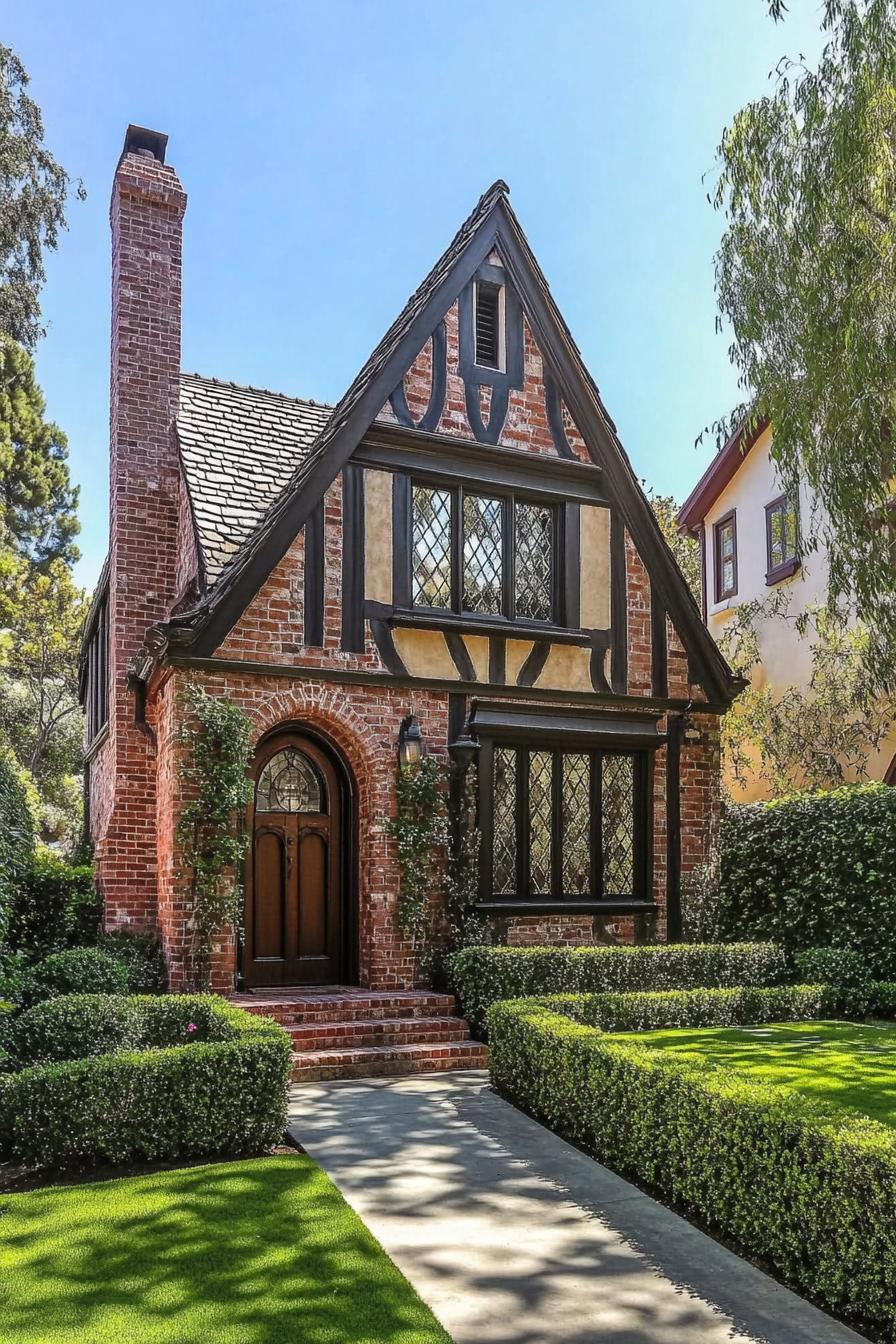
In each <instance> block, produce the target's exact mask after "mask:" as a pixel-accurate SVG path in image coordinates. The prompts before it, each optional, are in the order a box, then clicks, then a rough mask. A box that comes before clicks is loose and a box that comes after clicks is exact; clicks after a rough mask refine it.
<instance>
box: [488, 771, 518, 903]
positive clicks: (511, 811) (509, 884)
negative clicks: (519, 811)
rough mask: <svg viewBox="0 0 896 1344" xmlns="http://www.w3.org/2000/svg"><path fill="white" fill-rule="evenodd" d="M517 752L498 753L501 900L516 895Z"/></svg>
mask: <svg viewBox="0 0 896 1344" xmlns="http://www.w3.org/2000/svg"><path fill="white" fill-rule="evenodd" d="M516 848H517V847H516V752H515V751H513V750H511V749H510V748H508V747H497V748H496V750H495V804H494V858H493V871H494V877H493V886H494V890H495V893H496V894H497V895H500V896H510V895H513V894H514V893H515V892H516Z"/></svg>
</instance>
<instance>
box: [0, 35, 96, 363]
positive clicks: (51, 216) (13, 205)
mask: <svg viewBox="0 0 896 1344" xmlns="http://www.w3.org/2000/svg"><path fill="white" fill-rule="evenodd" d="M27 87H28V74H27V72H26V70H25V67H24V66H23V65H22V62H21V61H20V60H19V58H18V56H17V55H16V54H15V52H14V51H11V50H10V48H9V47H4V46H3V45H2V44H0V333H3V334H4V335H8V336H11V337H12V338H13V340H16V341H20V342H21V343H22V344H23V345H26V346H29V347H30V346H33V345H34V344H35V342H36V341H37V339H38V337H39V336H41V335H43V328H42V327H41V325H40V303H39V297H40V291H41V287H42V286H43V283H44V280H45V279H46V272H45V270H44V252H45V251H47V250H51V251H53V250H55V248H56V246H57V244H58V241H59V232H60V230H61V229H64V228H65V227H66V225H65V205H66V201H67V199H68V196H69V193H70V192H71V191H72V190H74V192H75V195H76V196H77V197H78V199H79V200H83V198H84V195H85V192H84V188H83V186H82V185H81V183H80V182H77V183H73V181H72V179H71V178H70V177H69V175H68V173H67V172H66V171H65V169H64V168H62V167H60V165H59V164H58V163H57V162H56V160H55V159H54V158H53V156H52V154H51V153H50V152H49V150H48V149H47V148H46V147H45V146H44V126H43V118H42V117H41V114H40V108H39V107H38V106H37V104H36V103H35V102H33V101H32V99H31V98H29V97H28V94H27V93H26V89H27Z"/></svg>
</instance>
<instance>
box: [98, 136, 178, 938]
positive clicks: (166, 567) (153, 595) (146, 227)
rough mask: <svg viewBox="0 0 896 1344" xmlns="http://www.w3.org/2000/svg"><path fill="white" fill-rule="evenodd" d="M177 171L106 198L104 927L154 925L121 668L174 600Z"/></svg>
mask: <svg viewBox="0 0 896 1344" xmlns="http://www.w3.org/2000/svg"><path fill="white" fill-rule="evenodd" d="M185 208H186V195H185V193H184V191H183V188H182V187H181V185H180V182H179V181H178V179H177V175H176V173H175V172H174V171H173V169H171V168H166V167H164V166H163V165H162V164H160V163H157V162H156V161H155V160H154V159H150V158H146V157H143V156H141V155H136V154H127V155H125V156H124V158H123V159H122V161H121V163H120V164H119V167H118V170H117V172H116V175H115V182H114V185H113V189H112V203H111V208H110V219H111V226H112V387H111V438H110V446H111V453H110V481H109V487H110V538H109V551H110V574H109V638H110V650H109V683H110V713H109V740H108V743H107V744H106V745H105V746H104V747H103V748H102V750H101V751H100V753H99V754H98V756H97V759H96V761H95V763H94V766H93V768H92V770H91V788H92V800H91V803H92V817H93V834H94V839H95V842H96V858H97V874H98V880H99V884H100V886H101V888H102V891H103V896H104V898H105V912H106V916H105V917H106V923H107V925H108V926H110V927H114V926H116V925H119V924H127V923H132V924H134V925H136V926H143V927H153V926H154V925H155V922H156V848H157V846H156V796H155V781H156V762H155V757H154V752H153V747H152V743H151V741H150V739H149V738H148V736H147V735H145V734H143V733H141V732H140V731H139V730H138V729H137V728H136V727H135V726H134V724H133V717H134V700H133V696H132V695H131V693H130V692H129V691H128V689H127V684H126V674H127V667H128V663H129V662H130V660H131V658H132V657H133V655H134V654H135V653H136V652H137V650H138V649H139V648H140V646H141V644H142V642H143V640H144V638H145V636H146V632H147V629H148V628H149V626H150V625H151V624H152V623H153V622H154V621H158V620H161V619H164V618H165V616H166V615H167V614H168V612H169V610H170V607H171V603H172V600H173V598H174V596H175V586H176V568H177V542H178V492H179V488H180V468H179V463H178V456H177V449H176V445H175V442H174V437H173V432H172V425H173V423H174V417H175V413H176V407H177V396H178V379H179V375H180V312H181V226H182V219H183V214H184V210H185Z"/></svg>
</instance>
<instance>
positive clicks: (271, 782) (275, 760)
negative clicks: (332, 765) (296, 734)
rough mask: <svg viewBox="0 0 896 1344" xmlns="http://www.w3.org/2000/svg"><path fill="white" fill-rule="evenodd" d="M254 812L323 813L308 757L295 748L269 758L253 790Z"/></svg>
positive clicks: (316, 777)
mask: <svg viewBox="0 0 896 1344" xmlns="http://www.w3.org/2000/svg"><path fill="white" fill-rule="evenodd" d="M255 810H256V812H323V811H325V806H324V793H323V785H322V783H321V780H320V776H319V775H318V773H317V771H316V770H315V768H314V766H313V765H312V764H311V762H310V761H309V759H308V757H307V756H306V755H305V754H304V753H303V752H301V751H298V750H297V749H296V748H295V747H285V748H284V750H283V751H278V752H277V755H276V756H272V757H271V759H270V760H269V761H268V763H267V765H265V767H264V769H263V770H262V772H261V774H260V775H259V776H258V783H257V784H256V786H255Z"/></svg>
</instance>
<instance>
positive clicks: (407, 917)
mask: <svg viewBox="0 0 896 1344" xmlns="http://www.w3.org/2000/svg"><path fill="white" fill-rule="evenodd" d="M395 793H396V798H397V803H398V807H397V811H396V815H395V816H394V817H393V818H391V819H390V821H389V824H388V828H389V834H390V835H391V836H392V838H393V840H394V841H395V847H396V851H397V858H398V870H399V888H398V908H397V920H398V926H399V928H400V929H401V930H402V931H403V932H404V933H406V934H407V935H408V937H409V938H410V939H411V942H412V943H413V945H414V951H415V952H416V953H417V955H418V956H419V957H420V959H421V961H423V962H424V963H425V962H426V961H427V960H428V958H429V956H430V955H431V952H432V946H433V942H434V937H435V930H434V927H433V915H432V911H433V898H434V896H436V895H438V893H440V892H441V891H442V890H443V888H444V885H445V860H446V854H447V846H448V818H447V809H446V806H445V782H444V772H443V769H442V767H441V766H440V765H439V763H438V761H436V760H434V759H433V757H431V756H424V757H423V758H422V759H421V760H419V761H417V762H416V763H415V764H414V765H411V766H408V767H407V768H405V769H403V770H402V769H399V770H398V772H397V774H396V777H395Z"/></svg>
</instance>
